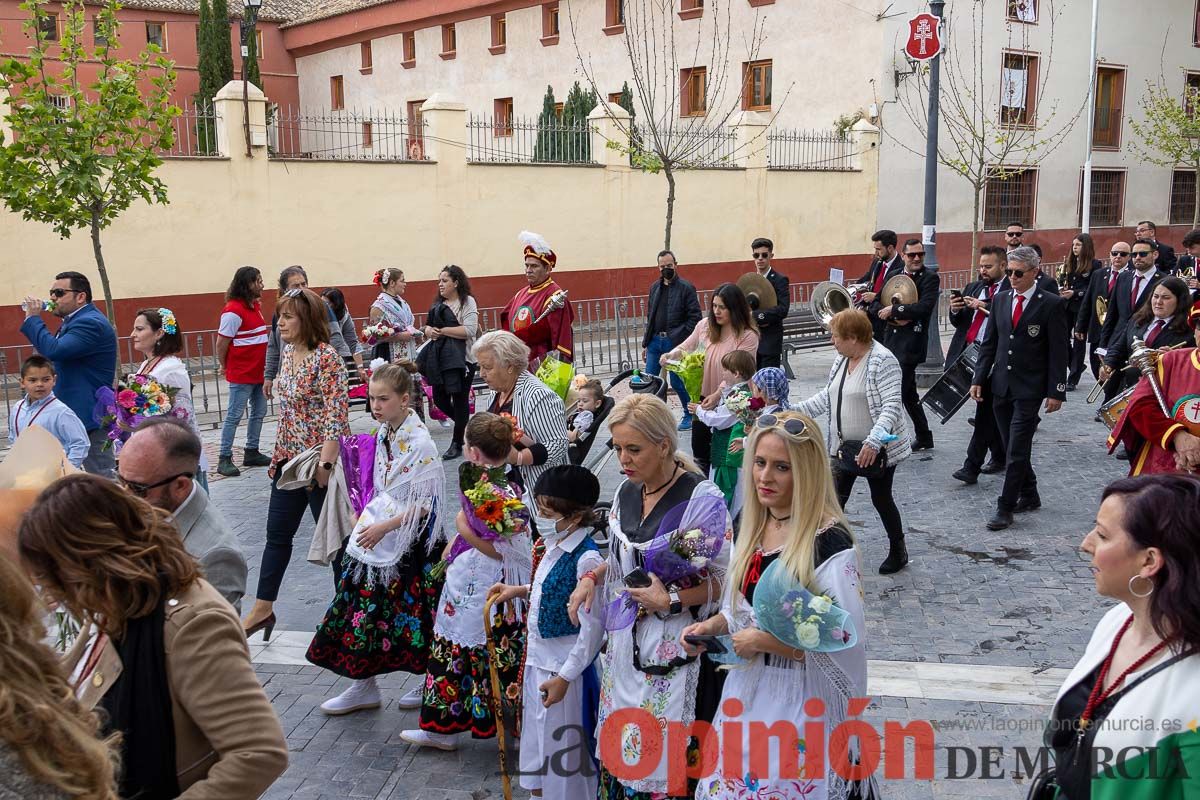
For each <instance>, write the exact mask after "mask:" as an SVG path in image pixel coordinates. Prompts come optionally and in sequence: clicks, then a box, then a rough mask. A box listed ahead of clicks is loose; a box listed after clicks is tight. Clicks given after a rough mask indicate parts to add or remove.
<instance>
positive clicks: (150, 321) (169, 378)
mask: <svg viewBox="0 0 1200 800" xmlns="http://www.w3.org/2000/svg"><path fill="white" fill-rule="evenodd" d="M129 338H130V340H131V341H132V342H133V349H134V350H136V351H138V352H139V353H141V354H142V355H143V356H145V360H144V361H142V363H141V365H140V366H139V367H138V371H137V374H138V375H150V376H151V377H153V378H154V379H155V380H156V381H158V382H159V383H161V384H162V385H163V386H171V387H173V388H175V389H178V390H179V391H178V392H176V394H175V401H174V403H175V407H176V408H179V409H182V410H183V412H184V413H185V415H186V416H185V419H187V423H188V425H189V426H190V427H191V429H192V431H193V432H195V434H196V435H197V436H199V435H200V428H199V426H197V425H196V408H195V406H194V405H193V404H192V376H191V375H189V374H188V368H187V365H186V364H184V363H183V361H182V360H180V358H179V356H178V354H179V353H182V352H183V333H182V332H181V331H180V330H179V322H178V321H177V320H176V319H175V313H174V312H173V311H171V309H169V308H143V309H142V310H141V311H139V312H138V313H137V316H136V317H134V320H133V330H132V331H130V333H129ZM196 483H198V484H200V488H202V489H204V491H206V492H207V491H208V456H207V455H206V454H205V453H204V452H203V451H201V453H200V472H199V474H198V475H196Z"/></svg>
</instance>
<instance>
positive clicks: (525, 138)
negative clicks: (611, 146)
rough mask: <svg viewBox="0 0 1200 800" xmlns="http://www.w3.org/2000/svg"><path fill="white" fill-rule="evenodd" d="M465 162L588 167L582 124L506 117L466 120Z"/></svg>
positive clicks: (588, 145) (586, 130) (588, 140)
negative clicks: (582, 165) (584, 165)
mask: <svg viewBox="0 0 1200 800" xmlns="http://www.w3.org/2000/svg"><path fill="white" fill-rule="evenodd" d="M467 160H468V161H471V162H475V163H477V164H591V163H592V129H591V126H590V125H588V124H587V122H586V121H584V122H563V121H562V120H557V119H555V120H549V121H546V120H542V119H540V118H539V119H522V118H519V117H516V118H514V117H505V116H495V117H488V116H475V115H471V116H469V117H468V118H467Z"/></svg>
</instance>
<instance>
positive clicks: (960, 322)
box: [946, 245, 1006, 485]
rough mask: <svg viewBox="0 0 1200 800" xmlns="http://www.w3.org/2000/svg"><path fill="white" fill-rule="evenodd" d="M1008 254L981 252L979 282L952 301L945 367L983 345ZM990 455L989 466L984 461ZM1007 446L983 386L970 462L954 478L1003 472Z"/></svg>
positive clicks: (968, 479) (996, 249)
mask: <svg viewBox="0 0 1200 800" xmlns="http://www.w3.org/2000/svg"><path fill="white" fill-rule="evenodd" d="M1005 258H1006V255H1005V252H1004V248H1003V247H999V246H996V245H989V246H987V247H983V248H980V250H979V280H977V281H972V282H971V283H968V284H967V286H966V288H965V289H963V292H962V295H955V296H953V297H952V298H951V300H950V324H951V325H953V326H954V329H955V330H954V338H952V339H951V340H950V349H949V350H947V351H946V364H948V365H949V364H953V363H954V362H955V361H957V360H958V357H959V356H960V355H962V351H963V350H964V349H965V348H966V346H967V345H969V344H975V343H979V342H982V341H983V337H984V334H985V333H986V332H987V327H988V316H989V315H988V309H989V307H990V306H991V303H992V301H993V300H994V299H995V297H996V293H997V292H998V291H1000V290H1002V289H1003V288H1005V286H1004V282H1005V281H1004V266H1005ZM989 451H990V452H991V454H992V458H991V460H990V461H988V462H987V463H986V464H985V463H983V457H984V456H985V455H987V454H988V452H989ZM1005 458H1006V456H1005V455H1004V443H1003V441H1002V440H1001V439H1000V432H999V431H997V430H996V417H995V415H994V413H993V412H992V387H991V383H990V382H989V383H985V384H984V385H983V400H982V401H981V402H980V403H979V407H978V409H977V410H976V412H975V429H974V430H973V431H972V432H971V442H970V444H968V445H967V458H966V460H965V461H964V462H963V465H962V468H961V469H959V470H957V471H955V472H954V475H953V477H954V478H955V479H957V480H960V481H962V482H963V483H965V484H967V485H971V484H973V483H976V482H977V481H978V480H979V473H981V472H982V473H983V474H985V475H992V474H994V473H997V472H1003V471H1004V465H1005Z"/></svg>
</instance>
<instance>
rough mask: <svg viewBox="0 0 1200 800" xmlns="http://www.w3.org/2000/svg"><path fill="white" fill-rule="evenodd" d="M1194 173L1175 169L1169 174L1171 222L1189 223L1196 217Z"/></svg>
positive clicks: (1173, 223) (1188, 170)
mask: <svg viewBox="0 0 1200 800" xmlns="http://www.w3.org/2000/svg"><path fill="white" fill-rule="evenodd" d="M1195 212H1196V173H1195V171H1194V170H1190V169H1177V170H1175V172H1174V173H1172V175H1171V224H1172V225H1191V224H1192V221H1193V220H1194V219H1195V218H1196V214H1195Z"/></svg>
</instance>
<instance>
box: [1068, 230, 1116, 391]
mask: <svg viewBox="0 0 1200 800" xmlns="http://www.w3.org/2000/svg"><path fill="white" fill-rule="evenodd" d="M1108 255H1109V258H1110V261H1109V265H1108V266H1107V267H1102V268H1100V269H1094V270H1092V277H1091V279H1090V280H1089V281H1088V288H1087V291H1086V292H1085V293H1084V295H1083V303H1082V304H1081V305H1080V307H1079V315H1078V316H1077V317H1075V340H1076V341H1084V340H1085V339H1086V340H1087V343H1088V363H1089V364H1090V365H1091V367H1092V377H1093V378H1097V379H1098V378H1099V377H1100V367H1101V366H1102V364H1103V361H1102V359H1101V356H1098V355H1096V348H1097V347H1099V346H1100V333H1101V325H1102V324H1103V323H1102V320H1101V319H1100V317H1099V315H1097V314H1096V300H1097V299H1099V298H1104V299H1105V300H1106V301H1107V300H1109V299H1110V298H1111V297H1112V290H1113V286H1115V285H1116V283H1117V277H1118V276H1119V275H1120V274H1121V270H1123V269H1125V268H1126V267H1127V266H1129V243H1128V242H1113V245H1112V247H1110V248H1109V252H1108Z"/></svg>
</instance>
